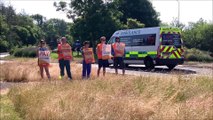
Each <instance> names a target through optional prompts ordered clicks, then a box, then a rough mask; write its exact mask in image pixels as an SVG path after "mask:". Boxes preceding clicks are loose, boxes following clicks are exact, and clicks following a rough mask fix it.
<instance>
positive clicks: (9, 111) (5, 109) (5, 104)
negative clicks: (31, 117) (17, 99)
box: [0, 95, 22, 120]
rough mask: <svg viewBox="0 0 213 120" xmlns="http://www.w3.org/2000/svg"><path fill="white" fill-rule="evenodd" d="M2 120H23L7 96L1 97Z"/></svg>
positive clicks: (0, 116)
mask: <svg viewBox="0 0 213 120" xmlns="http://www.w3.org/2000/svg"><path fill="white" fill-rule="evenodd" d="M0 108H1V111H0V114H1V115H0V120H22V119H21V118H20V117H19V113H17V112H16V111H15V107H14V106H13V103H12V101H11V100H10V99H9V98H8V97H7V95H1V96H0Z"/></svg>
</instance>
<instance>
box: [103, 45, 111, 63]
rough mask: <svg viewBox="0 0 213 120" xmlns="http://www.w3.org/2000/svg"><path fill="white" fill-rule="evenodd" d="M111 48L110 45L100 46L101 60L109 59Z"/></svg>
mask: <svg viewBox="0 0 213 120" xmlns="http://www.w3.org/2000/svg"><path fill="white" fill-rule="evenodd" d="M111 49H112V46H111V45H109V44H108V45H107V44H104V45H102V60H108V59H111V57H112V55H111V51H112V50H111Z"/></svg>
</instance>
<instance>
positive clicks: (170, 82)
mask: <svg viewBox="0 0 213 120" xmlns="http://www.w3.org/2000/svg"><path fill="white" fill-rule="evenodd" d="M12 64H14V66H16V67H17V68H16V67H14V69H12V68H11V66H12V65H11V64H10V65H9V64H8V65H6V64H5V66H4V69H5V71H4V72H3V74H1V76H4V77H3V78H4V80H10V79H11V80H14V81H16V80H20V79H21V78H23V77H22V76H25V77H24V78H25V79H24V80H30V81H35V80H36V77H37V78H39V77H38V76H39V75H38V67H36V66H37V65H36V63H35V61H34V60H33V61H28V62H27V63H12ZM6 70H10V72H9V73H8V71H7V72H6ZM50 70H51V73H52V78H53V79H55V80H53V81H52V82H36V83H34V84H27V85H25V84H22V85H20V86H18V87H15V88H13V89H12V90H11V91H10V92H9V98H10V99H11V100H12V101H13V103H14V105H15V108H16V111H18V112H19V113H20V115H21V117H23V118H24V119H30V120H31V119H32V120H48V119H49V120H50V119H51V120H129V119H130V120H131V119H132V120H133V119H134V120H144V119H145V120H147V119H148V120H156V119H157V120H173V119H174V120H197V119H199V120H212V119H213V113H212V111H213V99H212V98H213V80H212V78H209V77H197V76H193V77H192V76H191V77H190V76H188V77H187V76H181V75H176V76H175V75H172V76H168V75H166V76H163V75H162V76H150V77H144V76H141V77H134V76H121V75H118V76H115V75H113V74H107V76H106V77H105V78H104V77H100V78H96V77H95V75H96V74H95V73H96V71H95V70H93V73H92V79H91V80H80V79H81V66H79V65H76V64H72V73H73V77H74V81H72V82H69V81H67V80H64V81H59V80H57V77H58V73H59V71H58V66H57V65H55V64H54V65H53V66H52V67H51V68H50ZM5 73H7V74H9V76H5V75H7V74H5ZM10 74H12V75H11V76H10Z"/></svg>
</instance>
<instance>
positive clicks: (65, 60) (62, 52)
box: [58, 37, 72, 80]
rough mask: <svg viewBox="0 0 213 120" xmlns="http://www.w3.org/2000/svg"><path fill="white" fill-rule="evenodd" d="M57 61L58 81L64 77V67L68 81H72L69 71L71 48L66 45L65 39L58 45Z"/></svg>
mask: <svg viewBox="0 0 213 120" xmlns="http://www.w3.org/2000/svg"><path fill="white" fill-rule="evenodd" d="M58 60H59V67H60V76H59V79H62V78H63V77H64V68H65V67H66V71H67V75H68V80H71V79H72V74H71V71H70V61H71V60H72V48H71V46H70V45H69V44H68V43H67V39H66V37H62V38H61V44H58Z"/></svg>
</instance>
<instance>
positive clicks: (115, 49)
mask: <svg viewBox="0 0 213 120" xmlns="http://www.w3.org/2000/svg"><path fill="white" fill-rule="evenodd" d="M112 54H113V56H114V57H113V62H114V68H115V73H116V74H118V65H119V67H120V68H121V69H122V72H123V75H124V74H125V64H124V55H125V43H123V42H120V38H119V37H116V38H115V43H113V44H112Z"/></svg>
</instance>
